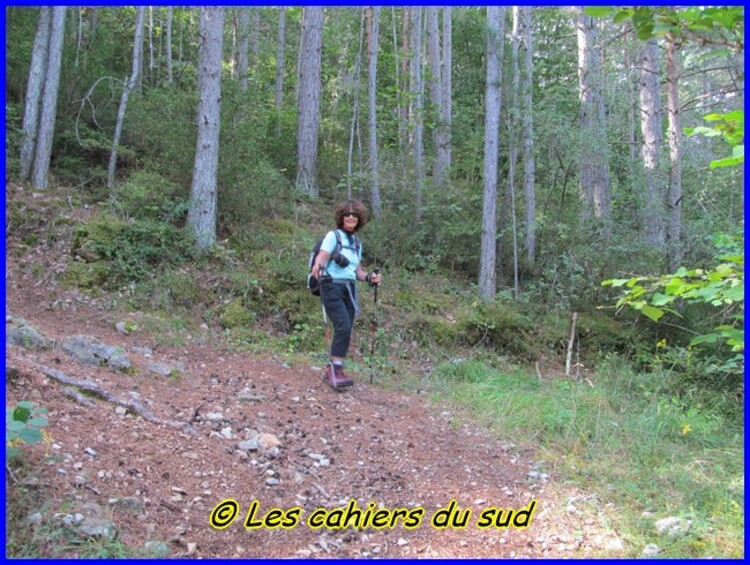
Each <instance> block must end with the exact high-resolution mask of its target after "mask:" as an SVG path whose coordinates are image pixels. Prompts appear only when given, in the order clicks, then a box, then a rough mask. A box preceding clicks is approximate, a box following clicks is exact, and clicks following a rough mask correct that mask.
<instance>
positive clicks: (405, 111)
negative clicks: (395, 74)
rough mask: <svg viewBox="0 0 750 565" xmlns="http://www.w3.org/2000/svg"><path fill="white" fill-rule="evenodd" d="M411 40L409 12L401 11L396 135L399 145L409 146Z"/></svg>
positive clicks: (410, 134) (411, 136) (410, 136)
mask: <svg viewBox="0 0 750 565" xmlns="http://www.w3.org/2000/svg"><path fill="white" fill-rule="evenodd" d="M410 40H411V10H410V9H409V8H404V9H403V16H402V18H401V54H402V55H403V57H402V59H401V76H402V77H403V80H402V81H401V90H400V91H399V105H398V115H399V120H398V135H399V143H400V144H401V145H402V146H403V145H407V144H409V145H410V144H411V143H412V142H413V137H414V136H413V135H412V131H411V130H410V129H408V128H407V126H408V124H409V120H410V119H411V101H409V102H407V100H408V98H409V97H408V96H407V92H409V91H410V82H411V73H410V71H409V69H410V68H411V57H409V48H410V45H409V42H410Z"/></svg>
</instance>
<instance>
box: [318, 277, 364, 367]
mask: <svg viewBox="0 0 750 565" xmlns="http://www.w3.org/2000/svg"><path fill="white" fill-rule="evenodd" d="M355 285H356V283H355V282H354V281H350V282H330V281H327V282H323V283H322V284H321V286H320V298H321V300H322V301H323V307H324V308H325V310H326V315H327V316H328V318H329V319H330V320H331V324H332V325H333V340H332V341H331V351H330V354H331V356H332V357H341V358H342V359H343V358H344V357H346V353H347V351H349V343H350V342H351V339H352V327H353V326H354V316H355V315H356V308H355V305H354V300H356V296H357V295H356V292H357V289H356V286H355Z"/></svg>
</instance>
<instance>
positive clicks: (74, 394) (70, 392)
mask: <svg viewBox="0 0 750 565" xmlns="http://www.w3.org/2000/svg"><path fill="white" fill-rule="evenodd" d="M63 394H64V395H65V396H67V397H68V398H72V399H73V400H75V401H76V402H77V403H78V404H83V405H84V406H85V407H86V408H94V407H95V406H96V404H94V403H93V402H92V401H91V400H89V399H88V398H86V397H85V396H83V395H82V394H81V393H80V392H78V391H77V390H74V389H72V388H70V387H68V388H65V389H63Z"/></svg>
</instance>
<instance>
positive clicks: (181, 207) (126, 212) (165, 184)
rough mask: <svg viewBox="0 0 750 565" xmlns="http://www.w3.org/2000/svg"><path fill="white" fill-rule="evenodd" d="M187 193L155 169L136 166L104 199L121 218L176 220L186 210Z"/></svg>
mask: <svg viewBox="0 0 750 565" xmlns="http://www.w3.org/2000/svg"><path fill="white" fill-rule="evenodd" d="M188 198H189V194H186V192H185V191H184V190H183V189H182V188H181V187H180V186H179V185H178V184H176V183H175V182H173V181H171V180H169V179H168V178H165V177H163V176H162V175H160V174H159V173H155V172H150V171H147V170H136V171H134V172H133V173H132V174H131V175H130V176H129V177H128V179H127V180H126V181H125V182H123V183H121V184H119V185H118V186H117V187H116V188H115V189H114V190H113V191H112V195H111V197H110V199H109V201H108V203H107V204H108V206H109V208H110V209H111V210H112V211H113V212H119V213H120V214H121V215H122V216H123V217H124V218H136V219H138V220H153V221H156V220H160V221H163V222H165V223H170V224H171V223H176V222H177V221H179V220H182V219H183V218H184V216H185V214H186V213H187V208H188Z"/></svg>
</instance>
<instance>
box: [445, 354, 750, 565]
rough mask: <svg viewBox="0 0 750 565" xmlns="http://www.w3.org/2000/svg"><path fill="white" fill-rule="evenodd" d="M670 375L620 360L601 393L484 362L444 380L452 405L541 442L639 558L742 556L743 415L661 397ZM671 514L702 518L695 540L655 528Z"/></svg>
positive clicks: (601, 382) (601, 377) (458, 367)
mask: <svg viewBox="0 0 750 565" xmlns="http://www.w3.org/2000/svg"><path fill="white" fill-rule="evenodd" d="M660 377H662V375H660V374H636V373H634V372H632V371H631V370H630V369H629V368H628V367H627V366H626V365H624V364H623V363H620V362H619V361H617V359H614V358H613V359H611V360H610V361H608V362H607V363H605V364H604V365H603V366H602V367H601V368H600V369H599V371H598V372H597V374H596V376H595V377H594V378H593V379H591V380H592V382H593V383H595V384H594V386H591V385H590V384H587V383H585V382H582V383H578V382H574V381H570V380H566V379H556V380H552V381H542V382H540V381H539V380H538V379H537V378H536V377H535V376H532V375H531V374H530V373H525V372H519V371H500V370H498V369H496V368H493V367H491V366H489V365H488V364H486V363H483V362H480V361H463V362H452V363H446V364H443V365H441V366H439V367H438V368H437V369H436V371H435V375H434V380H435V381H436V387H435V390H437V391H438V395H439V396H440V397H441V398H442V399H447V400H449V401H450V402H451V403H453V404H455V405H457V406H460V407H463V408H465V409H468V410H469V411H470V412H471V413H472V415H473V416H474V417H475V418H477V419H478V420H480V421H481V422H483V423H485V424H487V425H488V426H489V427H490V428H492V429H493V430H495V431H497V432H499V433H501V434H502V435H503V436H506V437H508V438H511V439H512V440H513V441H514V442H519V443H525V444H532V443H534V444H538V445H539V446H541V448H542V450H543V451H544V452H545V454H546V458H547V459H554V461H555V464H556V470H557V472H558V473H559V474H560V475H561V476H560V477H559V478H560V479H562V480H563V481H572V482H573V483H574V484H576V485H578V486H580V487H581V488H585V489H587V490H589V491H594V492H596V493H597V494H598V495H599V498H600V500H601V501H602V502H603V503H612V504H614V505H615V508H616V510H617V512H616V518H615V520H616V521H617V524H616V529H617V530H618V531H620V532H621V535H622V537H623V539H624V540H625V541H626V544H627V548H628V551H629V552H630V555H631V556H633V557H636V556H639V555H640V552H641V550H642V548H643V547H644V546H645V545H647V544H649V543H655V544H657V545H658V546H660V547H661V549H662V552H661V553H660V554H659V556H660V557H740V556H742V555H744V499H743V492H744V466H743V430H742V423H741V421H740V418H727V417H726V416H724V415H721V414H720V413H718V412H717V411H713V410H712V409H710V408H708V407H706V406H702V405H700V404H693V403H691V402H688V401H685V400H684V399H680V398H676V397H668V396H665V395H664V394H659V393H655V392H651V389H652V388H653V387H650V386H648V384H649V382H650V381H652V380H653V379H658V378H660ZM644 513H646V514H645V515H644ZM667 516H679V517H682V518H686V519H689V520H693V527H692V529H691V531H690V533H689V534H688V535H686V536H683V537H679V538H676V539H672V540H670V539H668V538H665V537H663V536H659V535H658V534H657V532H656V529H655V526H654V522H655V521H656V520H658V519H660V518H664V517H667Z"/></svg>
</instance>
